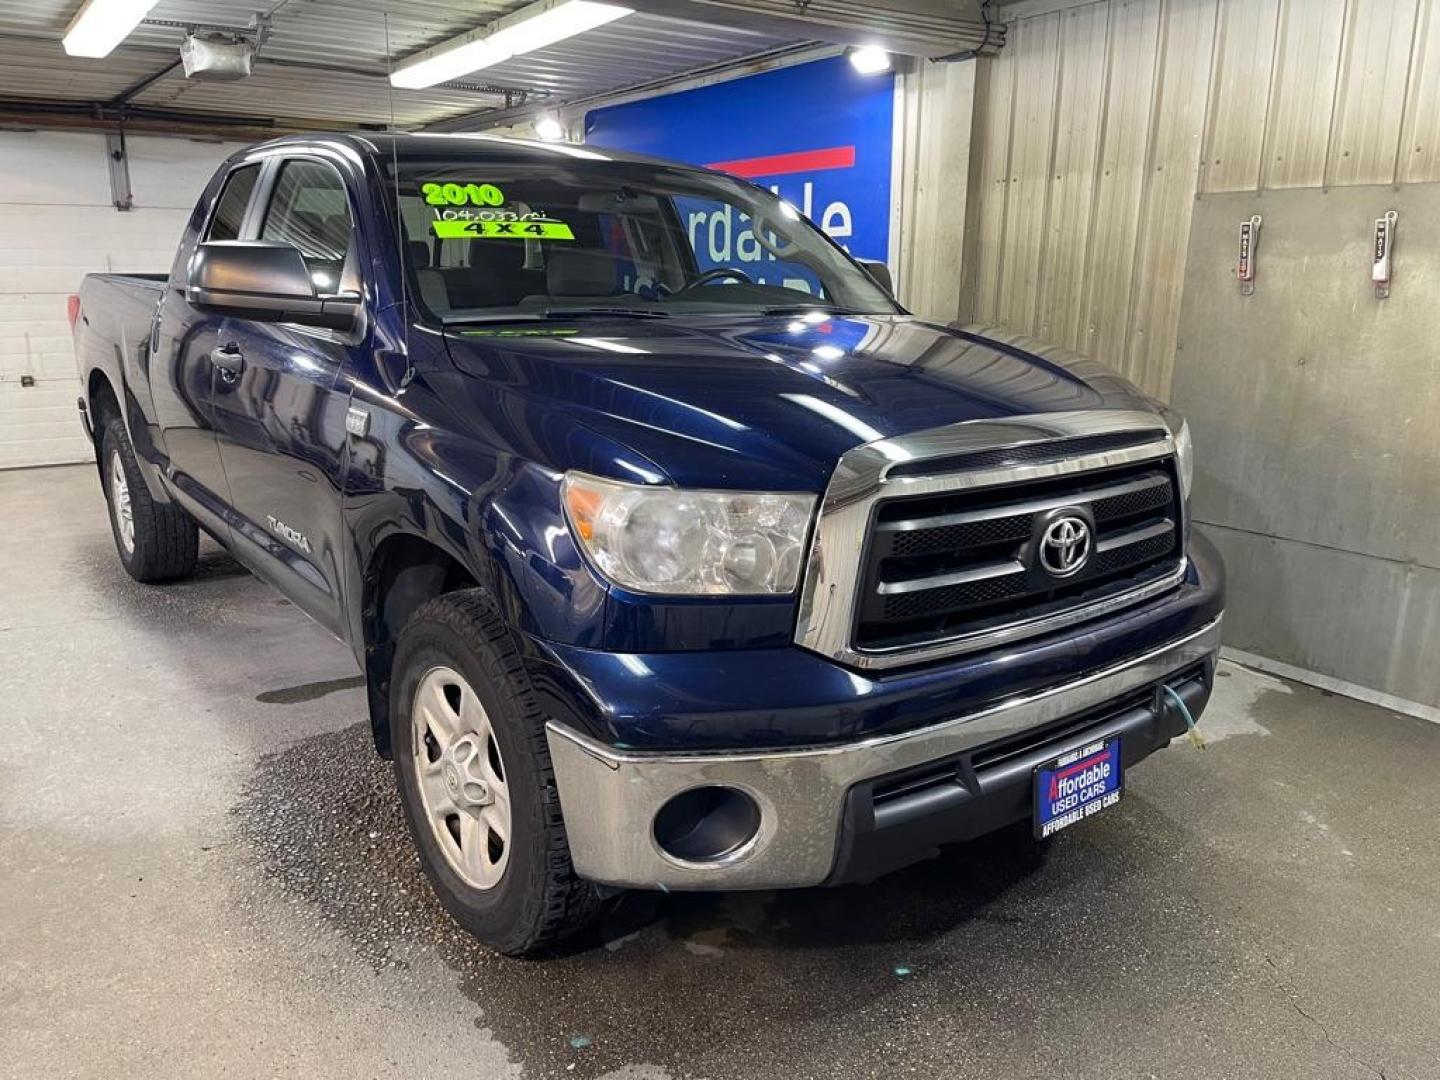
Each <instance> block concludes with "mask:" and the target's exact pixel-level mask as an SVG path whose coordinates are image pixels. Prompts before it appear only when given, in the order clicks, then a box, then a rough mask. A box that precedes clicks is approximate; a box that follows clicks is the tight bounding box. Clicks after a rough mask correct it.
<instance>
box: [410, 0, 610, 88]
mask: <svg viewBox="0 0 1440 1080" xmlns="http://www.w3.org/2000/svg"><path fill="white" fill-rule="evenodd" d="M632 14H634V12H633V11H632V9H630V8H627V7H620V6H618V5H616V4H601V3H597V2H596V0H541V2H540V3H537V4H531V5H529V6H528V7H524V8H521V9H520V10H519V11H517V12H515V14H513V15H507V16H506V17H505V18H503V19H497V20H496V21H495V22H493V23H491V24H490V25H489V26H486V27H482V28H481V29H479V30H476V31H472V32H471V33H470V34H466V35H464V36H462V37H460V38H458V39H456V42H455V43H454V44H453V45H450V46H448V47H446V46H442V47H440V49H439V51H437V52H430V53H425V54H422V55H421V56H420V57H419V58H418V59H416V60H413V61H411V62H410V63H407V64H403V65H401V66H400V67H399V68H397V69H396V70H395V71H394V72H392V73H391V75H390V82H391V84H392V85H394V86H398V87H400V88H401V89H404V90H419V89H423V88H424V87H427V86H434V85H435V84H436V83H442V82H449V81H450V80H451V79H458V78H460V76H462V75H468V74H470V72H472V71H479V70H480V69H481V68H487V67H491V66H492V65H494V64H501V63H504V62H505V61H506V60H509V59H510V58H511V57H512V56H523V55H524V54H525V53H528V52H534V51H535V50H536V49H543V48H544V47H545V46H547V45H553V44H555V42H557V41H564V40H565V39H566V38H568V37H574V36H575V35H576V34H583V33H584V32H585V31H586V30H594V29H595V28H596V27H597V26H604V25H605V24H606V23H609V22H614V21H615V20H616V19H621V18H624V17H625V16H626V15H632Z"/></svg>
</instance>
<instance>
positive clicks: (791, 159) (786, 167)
mask: <svg viewBox="0 0 1440 1080" xmlns="http://www.w3.org/2000/svg"><path fill="white" fill-rule="evenodd" d="M854 165H855V147H853V146H831V147H827V148H826V149H824V150H797V151H796V152H795V153H793V154H771V155H770V156H769V157H752V158H741V159H740V160H738V161H716V162H712V163H711V164H709V165H707V166H706V168H707V169H719V170H720V171H721V172H727V173H730V174H731V175H732V176H743V177H745V178H746V179H747V180H753V179H754V178H755V177H757V176H785V175H787V174H788V173H803V172H820V171H821V170H823V169H849V168H853V167H854Z"/></svg>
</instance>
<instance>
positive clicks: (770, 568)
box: [564, 472, 815, 595]
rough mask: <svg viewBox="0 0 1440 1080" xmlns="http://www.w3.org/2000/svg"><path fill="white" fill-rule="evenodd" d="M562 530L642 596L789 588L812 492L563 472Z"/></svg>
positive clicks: (601, 566) (797, 571) (614, 578)
mask: <svg viewBox="0 0 1440 1080" xmlns="http://www.w3.org/2000/svg"><path fill="white" fill-rule="evenodd" d="M564 492H565V509H566V512H567V514H568V516H569V520H570V531H571V532H572V533H574V535H575V538H576V540H577V542H578V543H579V544H580V546H581V547H582V548H584V549H585V551H586V553H587V554H589V556H590V558H591V559H593V560H594V562H595V565H596V566H597V567H599V569H600V572H601V573H603V574H604V575H605V576H606V577H607V578H609V579H610V580H611V581H613V582H614V583H615V584H617V585H620V586H622V587H623V588H626V589H633V590H634V591H636V592H644V593H669V594H680V595H694V594H715V593H722V594H728V595H760V594H773V593H788V592H794V591H795V585H796V582H797V581H798V580H799V578H800V559H801V555H802V549H803V547H804V544H805V536H806V534H807V533H808V532H809V529H810V512H811V511H812V510H813V509H814V507H815V496H814V495H809V494H798V493H794V492H765V491H684V490H681V489H679V488H670V487H645V486H641V485H636V484H621V483H617V482H616V481H614V480H602V479H600V478H599V477H597V476H588V475H586V474H585V473H577V472H572V473H567V474H566V476H565V486H564Z"/></svg>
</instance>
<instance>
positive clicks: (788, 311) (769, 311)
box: [760, 304, 865, 315]
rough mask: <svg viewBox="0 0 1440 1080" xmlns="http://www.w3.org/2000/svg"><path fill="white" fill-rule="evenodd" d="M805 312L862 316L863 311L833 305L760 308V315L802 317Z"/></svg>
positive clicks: (788, 305)
mask: <svg viewBox="0 0 1440 1080" xmlns="http://www.w3.org/2000/svg"><path fill="white" fill-rule="evenodd" d="M807 311H820V312H824V313H825V314H826V315H864V314H865V312H863V311H855V310H854V309H852V308H846V307H837V306H836V305H835V304H782V305H780V306H779V307H767V308H761V309H760V314H761V315H804V314H805V313H806V312H807Z"/></svg>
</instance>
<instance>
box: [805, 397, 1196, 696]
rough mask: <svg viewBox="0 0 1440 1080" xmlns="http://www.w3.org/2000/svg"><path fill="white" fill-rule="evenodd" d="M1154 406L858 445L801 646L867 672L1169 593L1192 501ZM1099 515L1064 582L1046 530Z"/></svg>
mask: <svg viewBox="0 0 1440 1080" xmlns="http://www.w3.org/2000/svg"><path fill="white" fill-rule="evenodd" d="M1174 453H1175V446H1174V441H1173V439H1172V438H1171V436H1170V434H1169V432H1168V431H1167V430H1166V428H1165V426H1164V422H1163V421H1162V420H1161V419H1160V418H1159V417H1158V416H1156V415H1155V414H1153V413H1149V412H1141V411H1118V410H1117V411H1083V412H1072V413H1044V414H1039V415H1035V416H1024V417H1011V418H1007V419H1004V420H987V421H970V422H966V423H960V424H954V425H951V426H950V427H946V428H939V429H935V430H933V431H926V432H920V433H918V434H915V435H910V436H902V437H897V438H891V439H882V440H879V441H876V442H872V443H867V444H865V445H863V446H859V447H856V448H855V449H854V450H852V451H850V452H849V453H847V454H846V455H845V456H844V457H843V458H842V459H841V461H840V463H839V464H838V465H837V467H836V469H835V472H834V474H833V476H832V477H831V481H830V485H829V487H828V488H827V489H826V492H825V496H824V498H823V500H822V502H821V510H820V516H819V519H818V521H817V523H816V528H815V532H814V537H813V540H812V543H811V550H810V554H809V558H808V560H807V562H806V567H805V578H804V582H803V585H802V587H801V593H800V605H799V618H798V620H797V625H796V633H795V640H796V643H797V644H799V645H801V646H803V647H805V648H808V649H812V650H814V651H816V652H819V653H821V654H823V655H826V656H830V657H833V658H835V659H837V660H839V661H841V662H843V663H846V664H850V665H852V666H855V667H861V668H885V667H893V666H896V665H901V664H913V663H920V662H923V661H926V660H931V659H935V658H937V657H942V656H949V655H954V654H957V653H962V652H967V651H973V650H976V649H983V648H989V647H993V646H996V645H1000V644H1003V643H1005V642H1007V641H1013V640H1017V639H1020V638H1023V637H1029V636H1035V635H1038V634H1042V633H1047V632H1050V631H1052V630H1056V629H1059V628H1062V627H1066V626H1072V625H1075V624H1077V623H1080V622H1083V621H1085V620H1087V619H1093V618H1097V617H1099V616H1101V615H1103V614H1106V613H1108V612H1111V611H1115V610H1118V609H1120V608H1122V607H1125V606H1128V605H1132V604H1137V603H1140V602H1141V601H1143V600H1145V599H1147V598H1149V597H1152V596H1156V595H1158V594H1159V593H1161V592H1164V591H1166V590H1168V589H1171V588H1174V587H1175V586H1176V585H1177V584H1178V583H1179V581H1180V580H1181V578H1182V577H1183V575H1184V572H1185V559H1184V535H1185V512H1186V511H1185V496H1186V493H1185V492H1183V491H1181V490H1180V489H1179V484H1178V477H1177V475H1176V473H1175V466H1174ZM1069 514H1076V515H1079V516H1081V517H1083V518H1084V519H1085V520H1086V521H1087V522H1088V523H1089V524H1090V526H1091V529H1090V532H1091V543H1092V545H1093V549H1092V551H1091V553H1090V558H1089V560H1088V561H1087V562H1086V563H1085V565H1084V566H1083V568H1082V569H1081V570H1079V571H1077V572H1075V573H1073V574H1072V575H1071V576H1069V577H1065V578H1063V579H1060V580H1057V579H1056V578H1055V577H1054V576H1053V575H1049V576H1047V575H1045V574H1044V573H1043V571H1042V568H1040V567H1038V566H1037V564H1036V559H1035V553H1036V549H1035V544H1036V543H1037V526H1038V525H1044V524H1045V523H1046V522H1048V521H1049V520H1052V519H1053V518H1054V517H1056V516H1059V515H1069Z"/></svg>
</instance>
